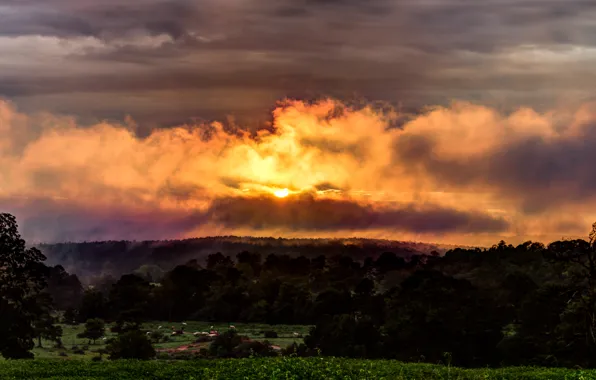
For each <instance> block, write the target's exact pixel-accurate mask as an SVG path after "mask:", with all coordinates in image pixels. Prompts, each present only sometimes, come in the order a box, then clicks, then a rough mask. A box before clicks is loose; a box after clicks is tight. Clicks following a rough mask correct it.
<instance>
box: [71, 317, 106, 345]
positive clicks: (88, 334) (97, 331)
mask: <svg viewBox="0 0 596 380" xmlns="http://www.w3.org/2000/svg"><path fill="white" fill-rule="evenodd" d="M105 330H106V324H105V322H104V321H103V320H102V319H99V318H94V319H88V320H87V322H85V331H83V332H82V333H80V334H78V335H77V336H78V337H79V338H87V339H89V340H92V341H93V344H95V341H96V340H97V339H99V338H101V337H102V336H103V335H104V333H105Z"/></svg>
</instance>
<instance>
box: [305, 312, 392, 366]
mask: <svg viewBox="0 0 596 380" xmlns="http://www.w3.org/2000/svg"><path fill="white" fill-rule="evenodd" d="M304 343H305V344H306V346H307V347H308V348H310V349H311V350H315V349H320V350H321V352H322V353H323V354H324V355H331V356H343V357H358V358H375V357H378V356H379V355H380V354H381V352H382V351H381V334H380V331H379V328H378V326H375V324H374V323H372V321H371V320H369V319H358V318H355V317H354V316H353V315H349V314H341V315H334V316H331V315H325V316H323V317H322V318H320V319H319V320H318V322H317V324H316V326H314V327H312V328H311V330H310V334H309V335H308V336H306V337H305V338H304Z"/></svg>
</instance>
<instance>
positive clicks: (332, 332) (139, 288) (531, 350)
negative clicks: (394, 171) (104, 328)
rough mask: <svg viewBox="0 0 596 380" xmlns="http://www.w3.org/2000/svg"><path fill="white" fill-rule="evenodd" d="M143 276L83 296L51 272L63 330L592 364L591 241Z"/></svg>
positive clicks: (243, 259)
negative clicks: (230, 331) (96, 321)
mask: <svg viewBox="0 0 596 380" xmlns="http://www.w3.org/2000/svg"><path fill="white" fill-rule="evenodd" d="M591 237H593V236H592V235H591ZM151 268H152V267H151V266H147V268H145V269H146V271H139V272H137V273H136V274H127V275H123V276H122V277H121V278H120V279H118V280H117V281H114V283H113V284H112V283H109V282H104V283H103V284H98V286H97V287H95V288H93V289H87V290H85V291H83V290H82V287H80V286H78V285H76V282H77V281H75V277H73V276H69V275H67V274H66V273H64V272H63V271H61V270H60V268H54V269H53V273H54V277H53V278H50V281H49V283H50V287H49V288H48V291H49V292H50V294H51V295H52V297H54V299H55V300H56V301H57V303H58V304H60V307H62V308H65V309H66V313H65V318H66V320H67V322H68V321H71V320H72V321H74V322H84V321H86V320H88V319H90V318H101V319H104V320H107V321H112V322H116V323H117V325H123V324H125V323H130V322H132V323H140V322H143V321H146V320H168V321H172V322H175V321H184V320H202V321H214V322H219V323H235V322H253V323H267V324H303V325H304V324H306V325H313V328H312V329H311V331H310V334H309V335H308V336H307V337H305V344H304V345H303V346H301V347H294V349H296V350H297V351H298V353H299V354H301V355H305V356H307V355H312V354H313V353H314V352H315V351H319V352H321V353H322V354H323V355H330V356H343V357H366V358H395V359H400V360H404V361H425V362H432V363H436V362H438V361H443V362H444V361H445V360H446V357H448V358H449V360H450V361H451V363H452V364H455V365H458V366H469V367H479V366H486V365H489V366H500V365H541V366H575V365H579V366H582V367H594V366H596V355H595V354H596V351H595V348H596V246H595V244H594V242H593V241H592V240H590V241H589V242H588V241H584V240H570V241H558V242H554V243H551V244H550V245H548V246H544V245H543V244H540V243H532V242H527V243H524V244H520V245H518V246H512V245H508V244H506V243H505V242H500V243H499V244H497V245H495V246H493V247H491V248H490V249H483V250H481V249H454V250H450V251H448V252H447V253H446V254H445V255H444V256H440V255H438V254H437V253H434V254H432V255H413V256H411V257H410V258H409V259H408V260H406V259H404V258H402V257H399V256H397V255H396V254H395V253H391V252H385V253H383V254H381V255H379V256H378V257H376V258H372V257H369V258H366V259H364V260H363V261H356V260H354V259H353V258H352V257H350V256H341V255H340V256H334V257H326V256H322V255H321V256H318V257H315V258H308V257H305V256H298V257H291V256H288V255H276V254H269V255H266V256H264V257H263V256H262V255H260V254H259V253H255V252H248V251H244V252H241V253H239V254H237V255H236V257H234V258H232V257H230V256H225V255H223V254H221V253H216V254H211V255H209V256H208V257H207V262H206V264H204V265H200V264H199V263H198V262H197V261H196V260H191V261H189V262H187V263H186V264H184V265H179V266H176V267H175V268H174V269H172V270H171V271H167V272H165V273H159V271H158V270H155V268H153V269H154V270H151ZM156 276H157V277H159V278H156ZM66 289H69V290H66ZM64 294H68V296H64ZM77 294H78V295H77ZM60 297H62V299H61V300H59V299H58V298H60Z"/></svg>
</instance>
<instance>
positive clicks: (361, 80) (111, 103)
mask: <svg viewBox="0 0 596 380" xmlns="http://www.w3.org/2000/svg"><path fill="white" fill-rule="evenodd" d="M595 16H596V5H595V4H594V2H593V1H591V0H546V1H536V0H518V1H512V0H486V1H482V2H462V1H459V0H440V1H439V0H401V1H392V0H376V1H361V0H333V1H326V0H281V1H280V0H275V1H273V0H258V1H257V0H139V1H136V2H135V3H134V5H133V4H131V3H129V2H126V1H123V0H106V1H101V2H97V1H91V0H76V1H75V0H45V1H41V0H23V1H0V49H1V50H2V52H3V54H2V58H0V95H3V96H6V97H9V98H11V99H13V100H14V101H15V102H17V104H18V105H19V106H20V107H21V109H23V110H26V111H33V110H40V109H44V110H47V111H52V112H58V113H68V114H77V115H79V116H83V117H85V118H87V119H89V120H97V119H100V120H101V119H104V118H112V119H122V118H123V117H124V115H125V114H131V115H132V116H133V117H134V118H135V119H136V120H138V121H139V123H140V126H141V128H147V129H150V128H151V127H155V126H158V125H164V124H177V123H181V122H185V121H187V120H188V119H189V118H193V117H199V116H200V117H203V118H207V119H213V118H214V119H220V120H221V119H223V118H224V116H225V115H227V114H229V113H234V114H235V115H237V116H238V117H240V118H243V119H246V120H252V119H255V118H256V119H262V118H263V117H265V116H266V112H265V110H267V109H268V108H269V107H270V106H271V104H273V102H274V101H276V100H277V99H280V98H283V97H286V96H290V97H300V98H303V97H314V96H319V95H323V96H327V95H329V96H333V97H339V98H342V99H346V98H350V97H351V96H353V95H354V94H357V95H361V96H365V97H367V98H369V99H383V100H387V101H390V102H393V103H394V104H397V103H401V104H402V105H403V106H404V107H412V108H414V109H416V108H418V107H421V106H425V105H428V104H443V105H446V104H448V102H449V101H450V100H451V99H454V98H456V99H466V100H472V101H478V102H481V103H483V104H491V105H495V106H498V107H509V108H511V107H513V108H515V107H517V106H520V105H527V106H531V107H535V108H541V109H542V110H544V109H547V108H550V106H552V105H556V104H557V103H558V102H561V101H565V102H572V103H581V102H583V101H585V100H587V99H589V98H591V97H593V94H592V89H593V88H594V86H595V85H596V77H595V76H594V75H593V67H594V64H595V61H596V46H594V45H595V43H594V41H595V40H594V39H593V35H594V32H595V31H596V25H595V24H594V23H593V20H594V18H595Z"/></svg>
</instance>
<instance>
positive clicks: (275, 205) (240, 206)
mask: <svg viewBox="0 0 596 380" xmlns="http://www.w3.org/2000/svg"><path fill="white" fill-rule="evenodd" d="M209 215H210V219H211V220H213V221H215V222H217V223H220V224H222V225H224V226H226V227H230V228H237V227H250V228H254V229H275V228H284V229H291V230H307V231H316V230H324V231H332V230H368V229H396V230H401V231H408V232H416V233H451V232H461V233H481V232H499V231H504V230H506V229H507V227H508V224H507V222H505V221H504V220H502V219H498V218H493V217H491V216H488V215H484V214H479V213H478V214H476V213H469V212H462V211H458V210H453V209H448V208H443V207H438V206H432V205H429V206H425V207H422V208H418V207H414V206H411V205H406V206H403V207H401V208H373V207H371V206H364V205H360V204H358V203H355V202H352V201H348V200H333V199H317V198H315V197H313V196H310V195H301V196H299V197H289V198H285V199H282V200H279V199H274V198H271V197H260V198H219V199H216V200H215V201H214V202H213V204H212V206H211V208H210V210H209Z"/></svg>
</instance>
